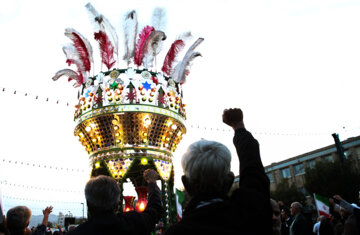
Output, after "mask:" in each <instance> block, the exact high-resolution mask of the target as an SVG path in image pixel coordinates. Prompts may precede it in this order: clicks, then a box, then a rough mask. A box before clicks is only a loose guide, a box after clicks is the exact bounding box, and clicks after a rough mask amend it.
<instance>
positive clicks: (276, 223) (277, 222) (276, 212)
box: [270, 199, 281, 235]
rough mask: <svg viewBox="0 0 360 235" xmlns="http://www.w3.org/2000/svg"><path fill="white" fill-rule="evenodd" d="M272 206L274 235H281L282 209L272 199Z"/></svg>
mask: <svg viewBox="0 0 360 235" xmlns="http://www.w3.org/2000/svg"><path fill="white" fill-rule="evenodd" d="M270 204H271V208H272V212H273V215H272V228H273V234H274V235H275V234H276V235H278V234H281V232H280V231H281V218H280V207H279V204H278V203H277V202H276V201H275V200H273V199H270Z"/></svg>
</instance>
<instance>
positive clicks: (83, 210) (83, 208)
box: [81, 202, 84, 220]
mask: <svg viewBox="0 0 360 235" xmlns="http://www.w3.org/2000/svg"><path fill="white" fill-rule="evenodd" d="M81 205H82V207H83V208H82V210H83V216H82V218H83V220H84V203H83V202H82V203H81Z"/></svg>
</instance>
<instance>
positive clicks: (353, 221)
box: [333, 195, 360, 235]
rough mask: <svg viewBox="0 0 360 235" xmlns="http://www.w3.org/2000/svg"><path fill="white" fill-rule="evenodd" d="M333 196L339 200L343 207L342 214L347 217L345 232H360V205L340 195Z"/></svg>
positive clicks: (346, 233)
mask: <svg viewBox="0 0 360 235" xmlns="http://www.w3.org/2000/svg"><path fill="white" fill-rule="evenodd" d="M333 198H334V199H335V200H336V201H338V202H339V205H340V208H343V212H342V216H343V217H344V219H345V222H344V233H343V234H344V235H353V234H354V235H355V234H357V235H358V234H360V229H359V228H360V217H359V214H360V213H359V212H360V207H358V206H357V205H356V204H355V203H353V204H350V203H348V202H347V201H345V200H344V199H343V198H342V197H341V196H339V195H334V196H333Z"/></svg>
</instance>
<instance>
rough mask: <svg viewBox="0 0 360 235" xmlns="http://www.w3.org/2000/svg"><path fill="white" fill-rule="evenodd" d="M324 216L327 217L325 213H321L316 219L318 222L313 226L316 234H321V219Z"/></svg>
mask: <svg viewBox="0 0 360 235" xmlns="http://www.w3.org/2000/svg"><path fill="white" fill-rule="evenodd" d="M322 217H325V216H323V215H320V216H319V217H318V218H317V219H316V223H315V224H314V226H313V233H314V234H316V235H319V232H320V223H321V219H322Z"/></svg>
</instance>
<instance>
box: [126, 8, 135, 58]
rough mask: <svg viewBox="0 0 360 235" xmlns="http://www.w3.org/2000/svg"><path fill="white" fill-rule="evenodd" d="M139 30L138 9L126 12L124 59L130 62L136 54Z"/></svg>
mask: <svg viewBox="0 0 360 235" xmlns="http://www.w3.org/2000/svg"><path fill="white" fill-rule="evenodd" d="M137 31H138V20H137V14H136V11H135V10H133V11H131V12H129V13H127V14H126V17H125V21H124V38H125V40H124V42H125V53H124V57H123V59H124V60H126V61H127V63H128V65H129V64H130V61H131V58H133V57H134V54H135V45H136V35H137Z"/></svg>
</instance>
